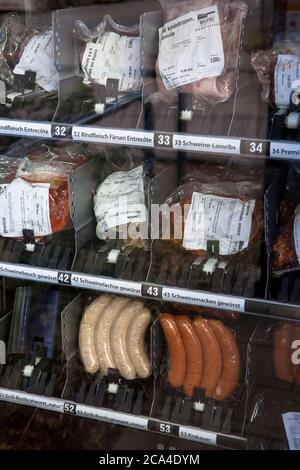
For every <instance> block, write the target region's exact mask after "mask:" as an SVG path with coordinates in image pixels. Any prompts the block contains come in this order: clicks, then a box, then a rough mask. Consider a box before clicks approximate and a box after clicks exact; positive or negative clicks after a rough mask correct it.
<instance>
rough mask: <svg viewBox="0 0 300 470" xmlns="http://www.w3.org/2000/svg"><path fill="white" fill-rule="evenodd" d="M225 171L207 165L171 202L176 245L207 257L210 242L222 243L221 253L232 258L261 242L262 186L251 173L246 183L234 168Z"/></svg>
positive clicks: (184, 185) (179, 190)
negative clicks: (252, 178) (212, 172)
mask: <svg viewBox="0 0 300 470" xmlns="http://www.w3.org/2000/svg"><path fill="white" fill-rule="evenodd" d="M222 169H223V167H222V166H221V167H218V166H212V165H209V166H206V165H203V167H202V169H201V168H200V171H199V173H198V174H195V175H193V176H192V177H187V178H186V180H185V181H187V182H185V183H184V184H183V185H182V186H180V187H179V188H177V189H176V190H175V191H174V192H173V193H172V194H171V195H170V196H169V198H168V199H167V201H166V204H167V206H168V207H169V208H171V233H170V237H171V242H172V243H173V244H175V245H177V246H181V247H183V248H184V249H185V250H189V251H192V252H193V253H195V254H197V255H203V254H204V253H205V252H206V251H207V248H208V242H211V241H212V242H218V245H219V254H220V255H221V256H230V255H235V254H237V253H240V252H242V251H244V250H247V249H248V248H250V247H252V246H254V245H256V244H257V243H258V242H259V241H260V240H261V237H262V233H263V227H264V219H263V193H262V185H261V184H260V183H259V182H255V181H254V180H251V178H250V177H251V174H250V175H248V177H249V180H247V179H245V178H244V179H243V180H242V179H241V174H240V173H238V172H237V173H236V174H235V172H234V170H233V169H230V172H228V170H227V171H224V172H223V173H221V171H222ZM201 170H202V171H201ZM212 170H214V172H215V173H214V174H213V175H211V171H212ZM180 215H181V217H180ZM166 217H167V215H166ZM163 238H164V234H163Z"/></svg>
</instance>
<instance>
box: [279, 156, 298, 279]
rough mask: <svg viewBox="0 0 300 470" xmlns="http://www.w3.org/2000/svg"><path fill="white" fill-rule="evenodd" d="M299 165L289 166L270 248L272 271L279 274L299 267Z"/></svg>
mask: <svg viewBox="0 0 300 470" xmlns="http://www.w3.org/2000/svg"><path fill="white" fill-rule="evenodd" d="M299 178H300V167H299V165H298V164H297V163H294V164H293V166H291V167H290V171H289V175H288V180H287V184H286V188H285V192H284V194H283V198H282V201H281V202H280V206H279V214H278V215H279V230H278V234H277V237H276V238H275V241H274V243H273V249H272V255H273V259H272V272H273V274H274V275H281V274H284V273H286V272H289V271H296V270H299V269H300V198H299Z"/></svg>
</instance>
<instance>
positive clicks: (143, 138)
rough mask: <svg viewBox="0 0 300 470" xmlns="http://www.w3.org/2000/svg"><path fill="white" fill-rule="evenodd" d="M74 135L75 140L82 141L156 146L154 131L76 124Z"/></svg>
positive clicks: (131, 145)
mask: <svg viewBox="0 0 300 470" xmlns="http://www.w3.org/2000/svg"><path fill="white" fill-rule="evenodd" d="M72 137H73V140H78V141H82V142H98V143H101V144H113V145H125V146H130V147H149V148H153V147H154V133H153V132H143V131H130V130H123V129H109V128H107V129H106V128H99V127H82V126H74V127H73V131H72Z"/></svg>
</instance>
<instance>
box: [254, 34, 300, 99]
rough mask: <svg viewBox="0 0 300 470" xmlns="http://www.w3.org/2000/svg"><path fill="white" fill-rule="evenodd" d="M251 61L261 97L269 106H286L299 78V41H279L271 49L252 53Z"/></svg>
mask: <svg viewBox="0 0 300 470" xmlns="http://www.w3.org/2000/svg"><path fill="white" fill-rule="evenodd" d="M251 63H252V66H253V68H254V69H255V71H256V73H257V77H258V80H259V82H260V83H261V86H262V99H263V100H264V101H266V102H267V103H269V104H270V105H271V106H275V107H277V108H288V107H289V105H290V99H291V93H292V91H293V90H295V89H296V88H297V82H299V80H300V43H297V42H291V41H281V42H279V43H277V44H275V45H274V47H273V48H272V49H269V50H266V51H257V52H255V53H254V54H252V59H251ZM295 87H296V88H295ZM298 87H299V83H298Z"/></svg>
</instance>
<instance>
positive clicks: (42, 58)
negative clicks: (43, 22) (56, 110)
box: [14, 30, 59, 92]
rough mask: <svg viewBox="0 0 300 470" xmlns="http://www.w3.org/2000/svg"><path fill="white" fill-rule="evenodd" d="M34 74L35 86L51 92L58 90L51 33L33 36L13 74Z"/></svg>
mask: <svg viewBox="0 0 300 470" xmlns="http://www.w3.org/2000/svg"><path fill="white" fill-rule="evenodd" d="M27 70H30V71H31V72H36V82H37V84H38V85H39V86H40V87H42V88H44V90H46V91H48V92H51V91H55V90H57V88H58V83H59V76H58V73H57V70H56V68H55V63H54V42H53V31H52V30H50V31H46V32H45V33H42V34H35V35H34V36H33V37H32V38H31V39H30V40H29V41H28V43H27V44H26V46H25V48H24V51H23V53H22V55H21V58H20V60H19V62H18V64H17V65H16V66H15V68H14V73H16V74H19V75H24V74H25V72H26V71H27Z"/></svg>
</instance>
